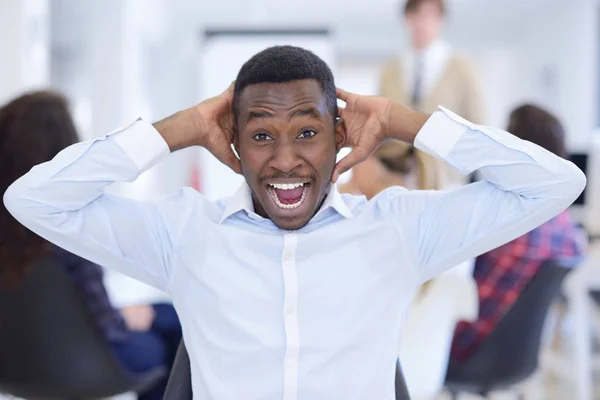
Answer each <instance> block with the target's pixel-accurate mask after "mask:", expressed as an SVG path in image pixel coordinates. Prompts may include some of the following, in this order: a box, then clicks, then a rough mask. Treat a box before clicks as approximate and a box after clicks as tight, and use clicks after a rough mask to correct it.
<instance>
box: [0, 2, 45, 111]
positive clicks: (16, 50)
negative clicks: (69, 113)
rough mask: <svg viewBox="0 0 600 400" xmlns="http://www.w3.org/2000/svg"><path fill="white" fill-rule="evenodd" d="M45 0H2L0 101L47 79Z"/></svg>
mask: <svg viewBox="0 0 600 400" xmlns="http://www.w3.org/2000/svg"><path fill="white" fill-rule="evenodd" d="M48 15H49V7H48V0H3V1H2V4H1V8H0V50H1V51H2V58H1V60H0V103H3V102H5V101H7V100H9V99H10V98H12V97H14V96H16V95H19V94H21V93H22V92H23V91H25V90H30V89H34V88H40V87H45V86H46V85H47V84H48V82H49V75H50V65H49V59H50V58H49V32H48V26H49V24H48V19H49V18H48Z"/></svg>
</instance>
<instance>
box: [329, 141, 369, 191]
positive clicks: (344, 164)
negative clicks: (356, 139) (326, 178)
mask: <svg viewBox="0 0 600 400" xmlns="http://www.w3.org/2000/svg"><path fill="white" fill-rule="evenodd" d="M367 157H369V152H368V151H367V150H365V149H364V148H362V147H355V148H354V149H352V151H351V152H350V153H349V154H348V155H346V157H344V158H342V159H341V160H340V161H339V162H338V163H337V164H336V165H335V169H334V170H333V176H332V179H331V181H332V182H333V183H335V182H337V180H338V178H339V177H340V175H341V174H343V173H344V172H346V171H348V170H350V168H352V167H353V166H355V165H356V164H359V163H361V162H363V161H365V160H366V159H367Z"/></svg>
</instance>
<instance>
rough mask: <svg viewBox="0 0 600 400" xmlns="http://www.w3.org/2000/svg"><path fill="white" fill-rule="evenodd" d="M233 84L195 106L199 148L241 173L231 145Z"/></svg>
mask: <svg viewBox="0 0 600 400" xmlns="http://www.w3.org/2000/svg"><path fill="white" fill-rule="evenodd" d="M234 84H235V82H232V83H231V85H229V87H228V88H227V90H225V91H224V92H223V93H221V94H220V95H218V96H215V97H212V98H210V99H208V100H205V101H203V102H202V103H200V104H198V105H197V106H196V112H197V113H198V115H199V116H200V118H199V120H200V121H201V124H200V126H201V128H200V130H201V132H202V134H201V136H200V143H199V144H200V146H202V147H204V148H206V149H207V150H208V151H210V152H211V153H212V154H213V155H214V156H215V157H217V158H218V159H219V161H221V162H222V163H223V164H225V165H227V166H228V167H229V168H231V169H232V170H234V171H235V172H237V173H238V174H241V173H242V166H241V164H240V159H239V158H238V157H237V156H236V155H235V153H234V152H233V149H232V148H231V144H232V143H233V135H234V134H235V120H234V118H235V117H234V115H233V87H234Z"/></svg>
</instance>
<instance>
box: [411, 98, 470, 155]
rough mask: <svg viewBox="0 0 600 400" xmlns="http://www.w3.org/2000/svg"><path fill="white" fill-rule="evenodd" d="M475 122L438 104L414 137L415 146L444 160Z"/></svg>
mask: <svg viewBox="0 0 600 400" xmlns="http://www.w3.org/2000/svg"><path fill="white" fill-rule="evenodd" d="M474 126H475V124H473V123H472V122H469V121H467V120H466V119H464V118H462V117H460V116H458V115H456V114H455V113H453V112H452V111H450V110H448V109H446V108H444V107H442V106H439V107H438V111H436V112H434V113H433V114H432V115H431V117H429V119H428V120H427V122H425V125H423V127H422V128H421V130H420V131H419V133H417V136H416V137H415V147H416V148H417V149H419V150H423V151H424V152H426V153H429V154H431V155H433V156H435V157H438V158H441V159H443V160H446V158H447V157H448V155H449V154H450V151H452V148H454V145H456V142H458V141H459V139H460V138H461V137H462V136H463V135H464V134H465V132H467V131H468V130H469V129H473V128H474Z"/></svg>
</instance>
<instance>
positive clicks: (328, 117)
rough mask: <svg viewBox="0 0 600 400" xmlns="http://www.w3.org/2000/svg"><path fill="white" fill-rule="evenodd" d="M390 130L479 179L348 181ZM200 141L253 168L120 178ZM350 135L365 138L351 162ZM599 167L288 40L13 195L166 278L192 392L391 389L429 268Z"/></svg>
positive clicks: (73, 153) (71, 244) (315, 395)
mask: <svg viewBox="0 0 600 400" xmlns="http://www.w3.org/2000/svg"><path fill="white" fill-rule="evenodd" d="M336 97H339V99H341V100H342V101H344V102H345V104H346V105H345V107H343V108H338V106H337V98H336ZM390 139H396V140H401V141H404V142H406V143H409V144H413V145H414V146H415V148H417V149H419V150H422V151H424V152H427V153H429V154H432V155H435V156H437V157H439V158H440V159H443V160H446V161H448V162H450V163H452V165H454V166H456V167H457V168H459V169H460V170H461V171H462V172H463V173H465V174H467V173H470V172H472V171H474V170H480V171H481V175H482V181H480V182H477V183H474V184H472V185H468V186H465V187H461V188H458V189H456V190H451V191H446V192H441V191H407V190H405V189H403V188H398V187H393V188H389V189H386V190H384V191H383V192H381V193H380V194H379V195H378V196H376V197H375V198H373V199H372V200H370V201H367V200H366V199H365V198H364V196H352V195H348V194H344V195H342V194H340V193H339V192H338V190H337V188H336V185H334V184H332V183H335V182H337V180H338V177H339V175H340V174H341V173H342V172H344V171H347V170H348V169H350V168H351V167H352V166H354V165H356V164H358V163H359V162H361V161H363V160H365V159H366V158H367V157H368V156H369V155H370V154H371V153H372V152H373V151H375V150H376V148H377V147H378V146H379V145H380V144H381V143H383V142H384V141H387V140H390ZM191 146H202V147H204V148H206V149H207V150H208V151H210V152H211V153H212V154H213V155H214V156H215V157H217V158H218V159H219V160H221V161H222V162H223V163H225V164H227V165H228V166H230V167H231V168H232V169H233V170H234V171H236V172H238V173H242V174H243V175H244V178H245V182H244V183H243V184H242V185H241V187H240V188H239V189H238V191H237V193H236V194H235V195H234V196H233V197H229V198H226V199H221V200H217V201H211V200H209V199H207V198H205V197H204V196H203V195H202V194H200V193H198V192H197V191H195V190H193V189H191V188H183V189H181V190H179V191H177V192H175V193H173V194H172V195H170V196H167V197H165V198H161V199H156V200H154V201H137V200H134V199H128V198H123V197H119V196H116V195H112V194H109V193H106V192H105V188H106V187H107V186H108V185H110V184H112V183H114V182H123V181H131V180H134V179H136V178H137V177H138V176H139V175H140V174H141V173H143V172H144V171H146V170H148V169H149V168H151V167H152V166H153V165H156V164H157V163H158V162H160V161H161V160H164V159H165V158H166V157H167V156H168V155H169V154H170V153H171V152H174V151H177V150H180V149H184V148H187V147H191ZM232 146H233V147H232ZM342 147H352V151H351V152H350V153H349V154H348V155H347V156H346V157H344V158H343V159H341V160H340V161H339V162H337V163H336V156H337V153H338V152H339V150H340V149H341V148H342ZM473 148H476V149H478V151H473V150H472V149H473ZM234 149H235V152H234ZM236 153H237V154H239V158H238V157H237V155H236ZM584 186H585V176H584V175H583V173H582V172H581V171H580V170H579V169H577V167H575V166H574V165H573V164H572V163H570V162H569V161H567V160H564V159H561V158H560V157H558V156H556V155H553V154H551V153H549V152H547V151H546V150H544V149H542V148H540V147H538V146H535V145H531V144H529V143H525V142H523V141H521V140H520V139H518V138H516V137H515V136H513V135H511V134H509V133H507V132H504V131H502V130H499V129H494V128H489V127H483V126H477V125H473V124H471V123H470V122H468V121H466V120H464V119H462V118H459V117H458V116H457V115H456V114H454V113H452V112H450V111H448V110H446V109H443V108H440V110H438V111H436V112H435V113H433V114H426V113H422V112H418V111H413V110H411V109H409V108H406V107H404V106H403V105H401V104H400V103H398V102H395V101H392V100H389V99H386V98H384V97H378V96H369V97H366V96H359V95H356V94H352V93H347V92H345V91H344V90H341V89H338V90H336V86H335V82H334V78H333V75H332V73H331V70H330V68H329V67H328V66H327V64H326V63H325V62H324V61H323V60H321V59H320V58H319V57H317V56H316V55H314V54H313V53H311V52H309V51H307V50H304V49H301V48H298V47H292V46H275V47H270V48H267V49H265V50H263V51H261V52H259V53H257V54H256V55H254V56H253V57H252V58H251V59H250V60H248V61H247V62H246V63H245V64H244V65H243V66H242V68H241V69H240V71H239V73H238V76H237V79H236V80H235V83H234V84H232V85H231V87H230V88H229V89H227V90H225V91H224V92H223V93H221V94H220V95H217V96H215V97H213V98H210V99H207V100H205V101H203V102H201V103H199V104H197V105H195V106H192V107H190V108H187V109H184V110H181V111H179V112H177V113H175V114H174V115H172V116H170V117H167V118H165V119H163V120H161V121H159V122H156V123H155V124H150V123H148V122H146V121H144V120H142V119H137V120H135V121H134V122H132V123H131V124H130V125H128V126H127V127H125V128H122V129H118V130H116V131H114V132H113V133H111V134H108V135H105V136H103V137H100V138H97V139H95V140H91V141H87V142H84V143H79V144H76V145H73V146H70V147H68V148H67V149H65V150H63V151H62V152H60V153H59V154H58V155H57V156H56V157H55V158H54V159H53V160H51V161H49V162H46V163H43V164H40V165H38V166H37V167H35V168H34V169H32V170H31V171H29V172H28V173H27V174H25V175H24V176H23V177H21V178H19V179H18V180H17V181H16V182H14V183H13V184H12V185H11V186H10V187H9V188H8V190H7V191H6V192H5V194H4V202H5V205H6V207H7V209H9V210H10V212H11V213H12V214H13V215H14V216H15V217H16V218H17V219H18V220H19V221H20V222H21V223H23V224H24V225H25V226H27V227H28V228H30V229H31V230H33V231H34V232H36V233H38V234H40V235H42V236H43V237H45V238H47V239H49V240H51V241H52V242H54V243H55V244H57V245H59V246H61V247H64V248H66V249H67V250H69V251H72V252H74V253H76V254H78V255H79V256H81V257H84V258H86V259H89V260H91V261H93V262H96V263H98V264H101V265H107V266H110V267H112V268H115V269H116V270H118V271H120V272H122V273H124V274H127V275H130V276H131V277H133V278H136V279H139V280H142V281H144V282H146V283H148V284H150V285H153V286H155V287H157V288H159V289H161V290H163V291H165V292H167V293H169V294H170V296H171V298H172V300H173V304H174V305H175V308H176V309H177V312H178V314H179V316H180V317H181V320H182V322H183V323H182V326H183V335H184V338H185V343H186V347H187V349H188V351H189V354H190V359H191V371H192V385H193V392H194V397H197V398H202V399H203V398H216V399H239V398H244V399H275V398H278V399H281V398H284V399H296V398H298V399H340V398H343V399H365V398H374V399H383V398H389V397H390V396H393V393H394V374H395V365H396V359H397V356H398V355H397V351H398V338H399V337H400V330H401V328H402V322H403V316H405V315H406V313H407V310H408V308H409V306H410V302H411V299H412V297H413V294H414V293H415V291H416V290H417V288H418V287H419V285H420V284H421V283H422V282H425V281H427V280H429V279H431V278H433V277H434V276H436V275H439V274H441V273H443V272H444V271H445V270H447V269H448V268H449V266H453V265H456V264H458V263H460V262H461V261H463V260H466V259H471V258H474V257H475V256H477V255H478V254H480V253H482V252H485V251H488V250H490V249H492V248H495V247H498V246H499V245H501V244H503V243H505V242H507V241H509V240H512V239H514V238H515V237H518V236H520V235H522V234H523V233H525V232H528V231H530V230H531V229H533V228H535V227H536V226H539V225H540V224H542V223H543V222H545V221H547V220H548V219H550V218H552V217H553V216H555V215H556V214H558V213H560V212H561V211H562V210H564V209H565V208H566V207H568V206H569V205H570V204H571V203H572V202H573V201H574V200H575V199H576V198H577V196H579V194H580V193H581V192H582V190H583V188H584ZM232 190H233V188H232ZM340 382H342V383H343V384H340Z"/></svg>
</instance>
